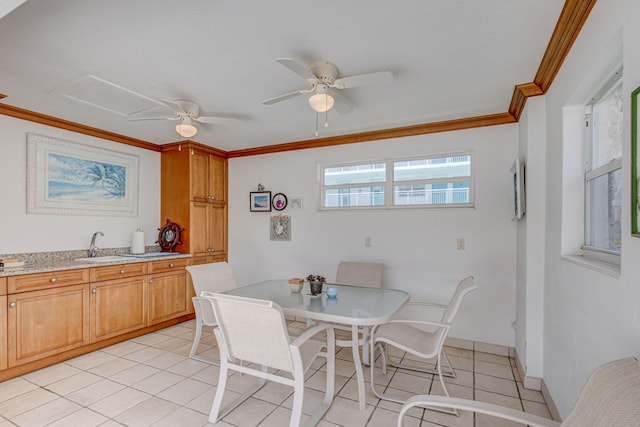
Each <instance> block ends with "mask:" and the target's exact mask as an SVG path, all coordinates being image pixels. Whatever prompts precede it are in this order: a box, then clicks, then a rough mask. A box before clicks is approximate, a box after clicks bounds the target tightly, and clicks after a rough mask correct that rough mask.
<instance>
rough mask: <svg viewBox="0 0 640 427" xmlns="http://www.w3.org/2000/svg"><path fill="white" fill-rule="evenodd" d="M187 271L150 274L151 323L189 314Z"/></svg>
mask: <svg viewBox="0 0 640 427" xmlns="http://www.w3.org/2000/svg"><path fill="white" fill-rule="evenodd" d="M187 313H188V309H187V273H186V272H185V270H184V269H182V270H180V271H177V272H170V273H158V274H152V275H150V276H149V325H154V324H156V323H160V322H164V321H165V320H169V319H172V318H174V317H178V316H181V315H183V314H187Z"/></svg>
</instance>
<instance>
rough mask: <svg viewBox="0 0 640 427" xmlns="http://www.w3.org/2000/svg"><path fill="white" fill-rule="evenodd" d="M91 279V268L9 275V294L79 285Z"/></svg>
mask: <svg viewBox="0 0 640 427" xmlns="http://www.w3.org/2000/svg"><path fill="white" fill-rule="evenodd" d="M88 281H89V269H88V268H81V269H78V270H62V271H51V272H48V273H37V274H25V275H21V276H11V277H7V285H8V286H7V290H8V293H9V294H13V293H16V292H23V291H35V290H38V289H49V288H52V287H58V286H67V285H77V284H81V283H87V282H88Z"/></svg>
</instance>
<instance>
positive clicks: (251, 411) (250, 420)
mask: <svg viewBox="0 0 640 427" xmlns="http://www.w3.org/2000/svg"><path fill="white" fill-rule="evenodd" d="M275 409H276V405H274V404H272V403H268V402H265V401H264V400H259V399H254V398H252V397H250V398H249V399H247V400H246V401H244V402H243V403H242V405H240V406H238V407H237V408H236V409H234V410H233V411H231V412H230V413H229V414H227V416H226V417H224V418H223V421H225V422H228V423H229V424H232V425H235V426H239V427H245V426H246V427H249V426H257V425H258V424H259V423H260V422H261V421H262V420H264V419H265V418H267V416H269V414H270V413H272V412H273V411H274V410H275ZM216 426H217V424H216Z"/></svg>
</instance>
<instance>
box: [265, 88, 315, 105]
mask: <svg viewBox="0 0 640 427" xmlns="http://www.w3.org/2000/svg"><path fill="white" fill-rule="evenodd" d="M312 91H313V89H309V90H306V89H303V90H297V91H295V92H289V93H285V94H284V95H280V96H276V97H275V98H271V99H267V100H266V101H262V103H263V104H264V105H271V104H275V103H276V102H280V101H284V100H285V99H289V98H293V97H295V96H298V95H304V94H305V93H309V92H312Z"/></svg>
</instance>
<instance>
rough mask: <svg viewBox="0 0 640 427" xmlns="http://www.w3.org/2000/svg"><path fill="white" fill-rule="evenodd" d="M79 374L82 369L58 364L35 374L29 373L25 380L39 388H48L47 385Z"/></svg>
mask: <svg viewBox="0 0 640 427" xmlns="http://www.w3.org/2000/svg"><path fill="white" fill-rule="evenodd" d="M78 372H80V369H78V368H75V367H73V366H70V365H67V364H65V363H58V364H57V365H51V366H49V367H46V368H43V369H39V370H37V371H35V372H31V373H28V374H26V375H25V376H24V379H26V380H27V381H31V382H32V383H35V384H37V385H39V386H46V385H47V384H51V383H54V382H56V381H60V380H61V379H64V378H67V377H69V376H71V375H74V374H77V373H78Z"/></svg>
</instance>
